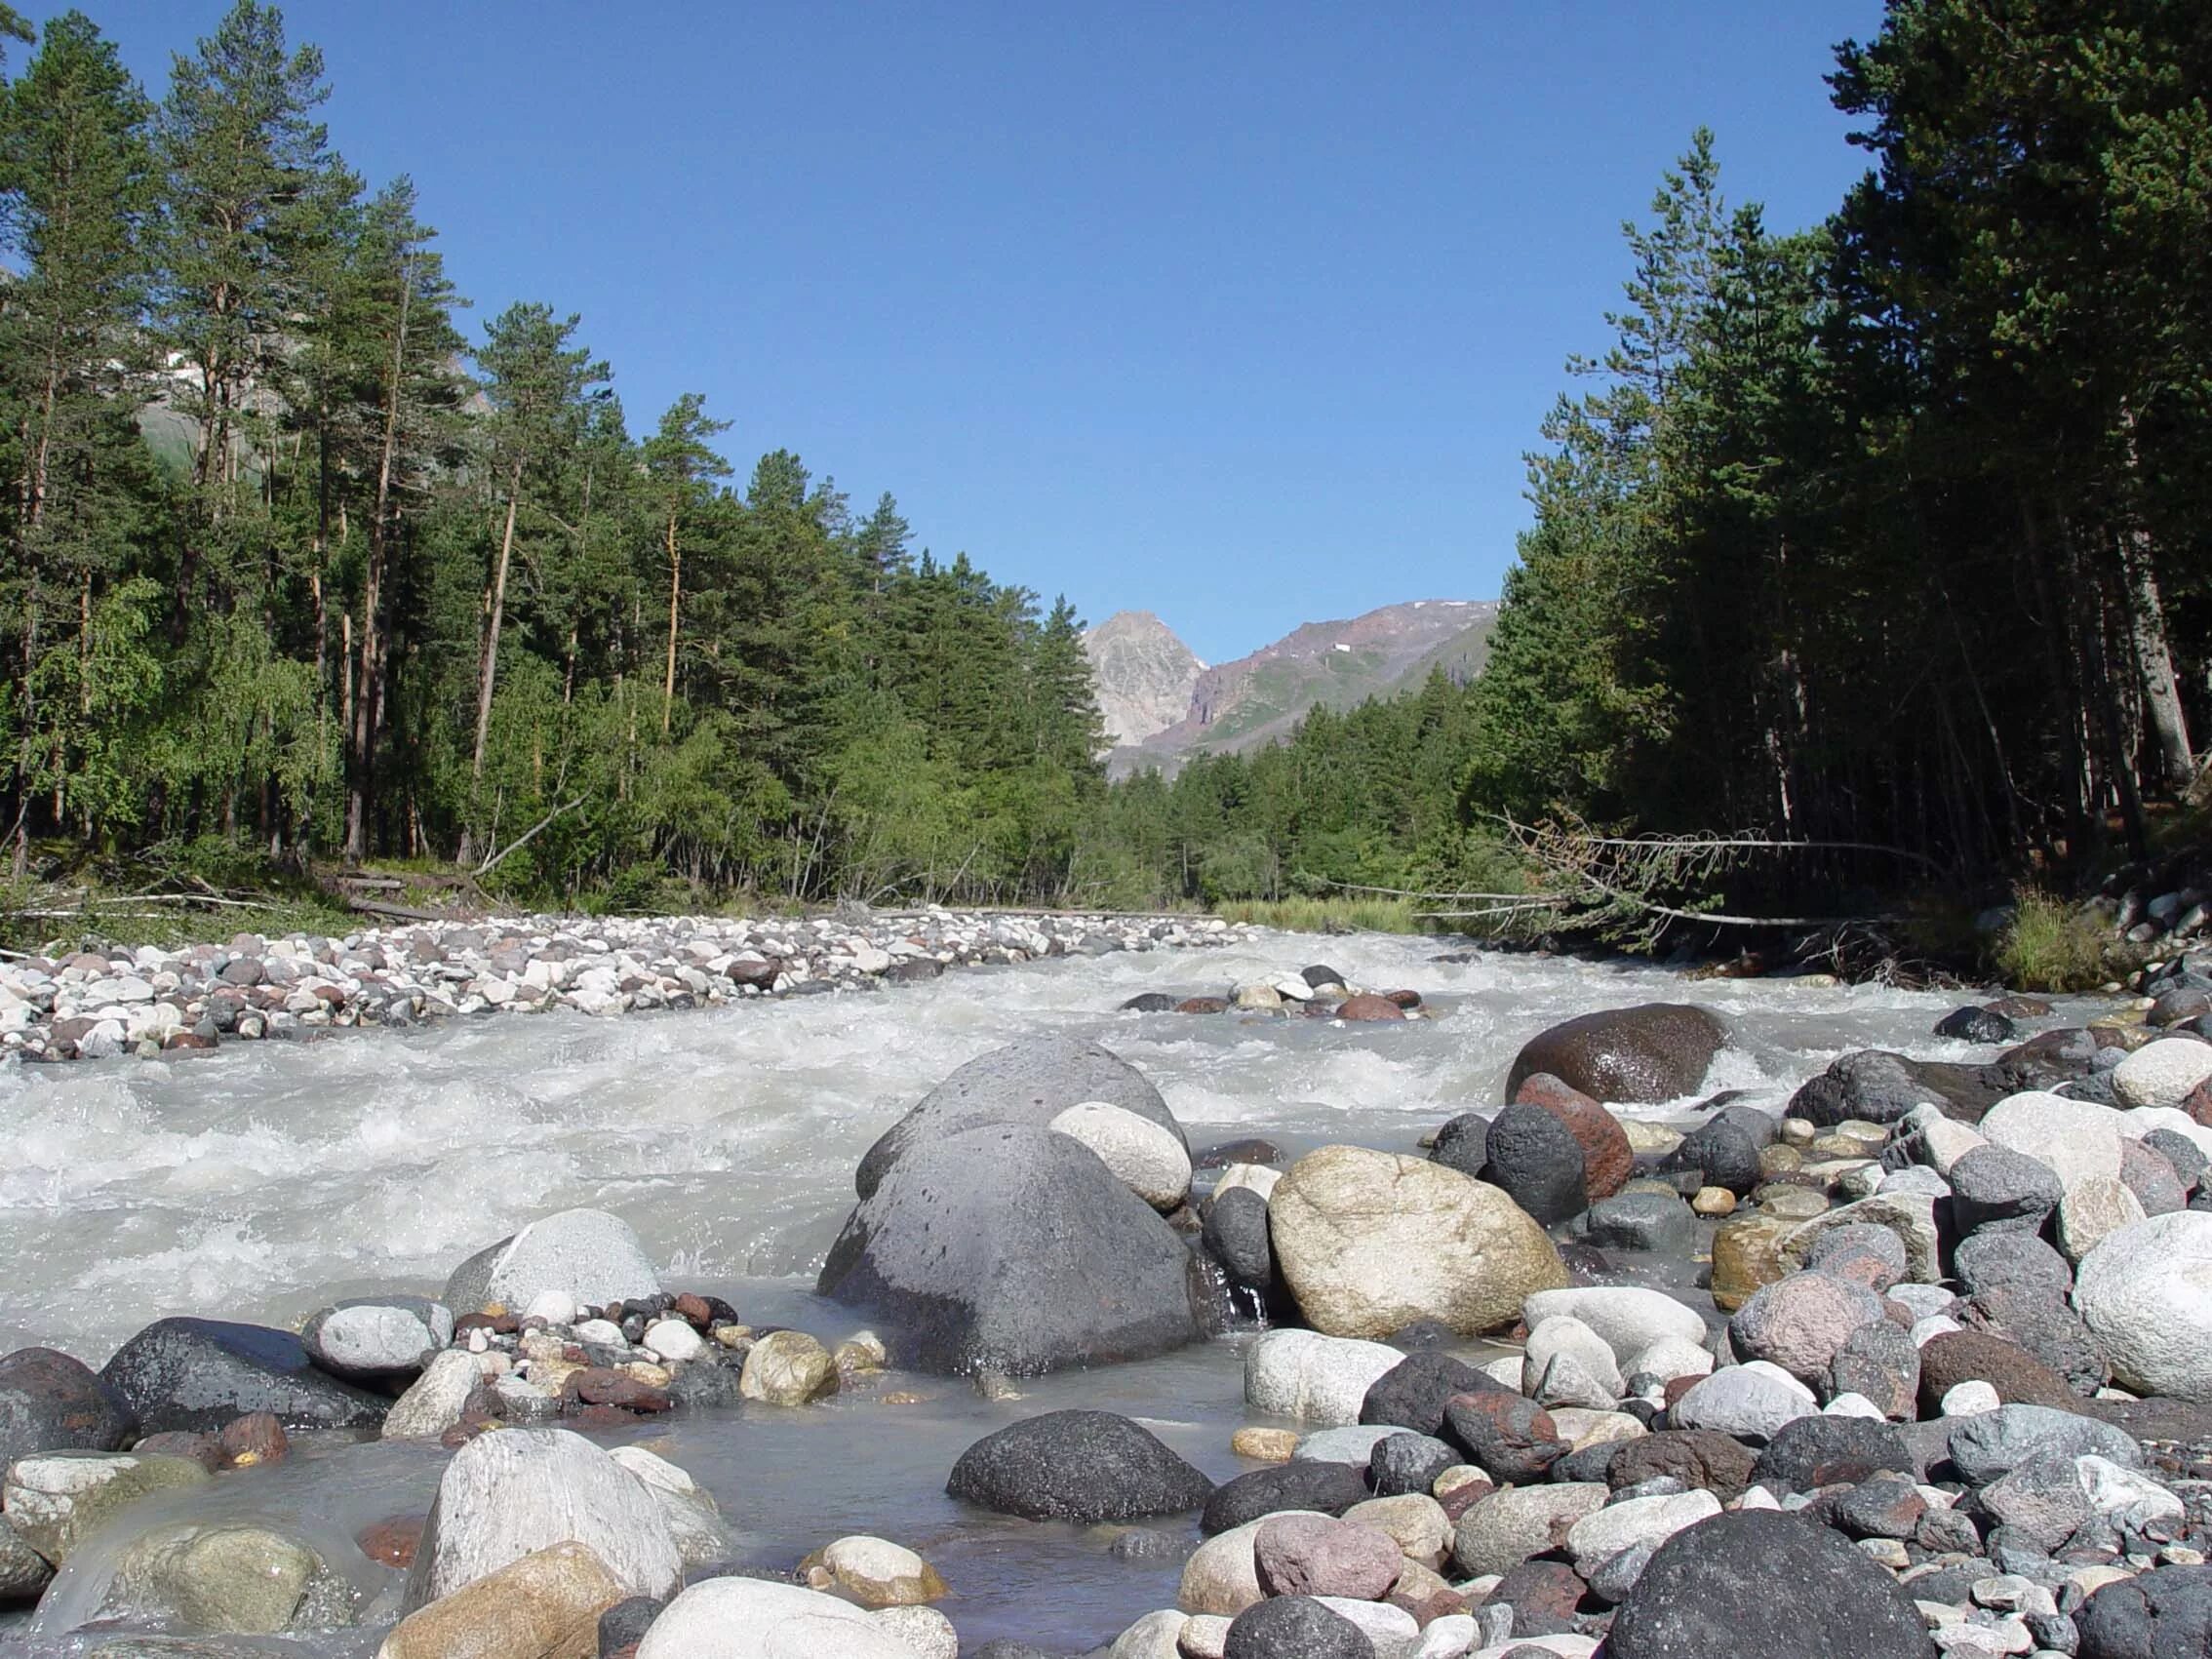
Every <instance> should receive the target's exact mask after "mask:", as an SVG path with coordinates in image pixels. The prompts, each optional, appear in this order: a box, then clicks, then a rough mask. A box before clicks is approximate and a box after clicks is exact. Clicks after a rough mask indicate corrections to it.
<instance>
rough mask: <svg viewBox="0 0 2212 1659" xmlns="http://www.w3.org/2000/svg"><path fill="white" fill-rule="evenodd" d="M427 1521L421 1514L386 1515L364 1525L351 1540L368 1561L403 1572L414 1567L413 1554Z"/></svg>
mask: <svg viewBox="0 0 2212 1659" xmlns="http://www.w3.org/2000/svg"><path fill="white" fill-rule="evenodd" d="M427 1521H429V1517H428V1516H422V1515H390V1516H386V1517H385V1518H384V1519H383V1520H382V1521H371V1522H370V1523H369V1524H368V1525H367V1526H364V1527H363V1528H362V1529H361V1530H360V1532H359V1533H357V1534H356V1535H355V1537H354V1540H353V1541H354V1542H355V1543H356V1544H358V1545H360V1546H361V1553H362V1554H363V1555H365V1556H367V1557H368V1558H369V1559H370V1560H373V1561H381V1562H383V1563H384V1565H386V1566H388V1567H398V1568H399V1569H400V1570H401V1571H403V1572H404V1571H405V1570H406V1569H407V1568H409V1567H411V1566H413V1565H414V1564H415V1550H416V1549H417V1548H418V1547H419V1546H420V1545H421V1543H422V1528H423V1526H424V1525H425V1524H426V1523H427Z"/></svg>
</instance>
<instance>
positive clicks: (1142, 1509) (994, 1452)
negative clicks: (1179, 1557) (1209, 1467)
mask: <svg viewBox="0 0 2212 1659" xmlns="http://www.w3.org/2000/svg"><path fill="white" fill-rule="evenodd" d="M945 1490H946V1491H947V1492H949V1493H951V1494H952V1495H953V1496H954V1497H956V1498H961V1499H965V1500H966V1501H967V1502H968V1503H972V1504H976V1505H979V1506H980V1507H982V1508H984V1509H989V1510H994V1511H996V1512H998V1513H999V1514H1002V1515H1018V1516H1022V1517H1024V1518H1026V1519H1028V1520H1031V1521H1077V1522H1080V1523H1082V1524H1085V1525H1091V1524H1095V1523H1097V1522H1099V1521H1135V1520H1138V1519H1141V1518H1142V1517H1145V1516H1153V1515H1181V1514H1184V1513H1186V1512H1188V1511H1190V1510H1195V1509H1198V1508H1200V1507H1201V1506H1203V1505H1204V1504H1205V1501H1206V1499H1207V1498H1209V1497H1211V1496H1212V1495H1213V1482H1212V1481H1209V1480H1207V1479H1206V1478H1205V1476H1204V1475H1203V1474H1201V1473H1200V1472H1199V1471H1198V1470H1197V1469H1195V1468H1193V1467H1192V1466H1191V1465H1190V1464H1189V1463H1187V1462H1186V1461H1184V1460H1183V1459H1182V1458H1181V1457H1179V1456H1177V1455H1176V1454H1175V1453H1174V1452H1172V1451H1170V1450H1169V1449H1168V1448H1167V1447H1166V1446H1165V1444H1164V1443H1162V1442H1161V1441H1160V1439H1159V1437H1158V1436H1156V1435H1154V1434H1153V1433H1152V1432H1151V1431H1150V1430H1148V1429H1145V1428H1143V1427H1141V1426H1140V1425H1138V1424H1136V1423H1132V1422H1130V1421H1129V1420H1128V1419H1127V1418H1126V1417H1121V1416H1116V1415H1115V1414H1114V1413H1113V1412H1110V1411H1051V1412H1047V1413H1046V1414H1045V1415H1043V1416H1039V1417H1030V1418H1025V1419H1024V1420H1023V1421H1021V1422H1019V1423H1013V1424H1010V1425H1008V1426H1007V1427H1006V1428H1004V1429H1000V1430H998V1431H997V1432H996V1433H994V1434H990V1435H986V1436H985V1437H984V1438H983V1439H981V1440H979V1441H977V1442H975V1443H974V1444H973V1445H971V1446H969V1447H968V1449H967V1450H966V1451H964V1452H962V1453H961V1454H960V1457H959V1459H958V1461H956V1462H955V1463H954V1464H953V1467H952V1474H951V1476H950V1477H949V1478H948V1479H947V1481H946V1482H945Z"/></svg>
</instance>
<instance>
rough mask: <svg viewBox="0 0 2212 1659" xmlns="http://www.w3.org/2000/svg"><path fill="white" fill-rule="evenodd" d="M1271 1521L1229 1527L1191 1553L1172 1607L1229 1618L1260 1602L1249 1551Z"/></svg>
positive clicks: (1263, 1593) (1255, 1565)
mask: <svg viewBox="0 0 2212 1659" xmlns="http://www.w3.org/2000/svg"><path fill="white" fill-rule="evenodd" d="M1318 1467H1319V1466H1318ZM1334 1467H1342V1466H1341V1465H1336V1466H1334ZM1281 1513H1282V1514H1285V1515H1294V1514H1299V1513H1301V1512H1299V1511H1295V1510H1286V1511H1283V1512H1281ZM1272 1519H1274V1517H1269V1516H1263V1517H1261V1518H1259V1519H1258V1520H1255V1521H1245V1522H1244V1523H1243V1524H1242V1525H1239V1526H1232V1527H1230V1528H1229V1529H1227V1530H1226V1531H1223V1532H1217V1533H1215V1534H1214V1535H1213V1536H1212V1537H1210V1538H1208V1539H1206V1541H1205V1543H1203V1544H1201V1545H1200V1546H1199V1547H1198V1548H1197V1549H1195V1550H1193V1551H1192V1552H1191V1554H1190V1559H1189V1560H1185V1561H1184V1562H1183V1577H1182V1582H1181V1584H1180V1585H1179V1586H1178V1587H1177V1589H1176V1593H1175V1605H1176V1606H1178V1607H1180V1608H1181V1609H1182V1610H1183V1611H1184V1612H1186V1613H1212V1614H1216V1615H1218V1616H1219V1617H1221V1618H1225V1619H1233V1618H1235V1617H1236V1616H1237V1615H1238V1614H1239V1613H1241V1612H1243V1611H1244V1609H1245V1608H1246V1607H1249V1606H1251V1605H1252V1604H1253V1603H1255V1602H1257V1601H1260V1600H1264V1599H1265V1598H1266V1595H1267V1592H1266V1591H1264V1590H1262V1589H1261V1588H1260V1582H1259V1566H1258V1563H1257V1562H1256V1561H1255V1560H1253V1556H1252V1549H1253V1543H1254V1540H1255V1539H1256V1538H1257V1537H1258V1535H1259V1529H1260V1528H1261V1527H1262V1526H1265V1525H1266V1524H1267V1523H1268V1521H1270V1520H1272Z"/></svg>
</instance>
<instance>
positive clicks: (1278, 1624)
mask: <svg viewBox="0 0 2212 1659" xmlns="http://www.w3.org/2000/svg"><path fill="white" fill-rule="evenodd" d="M1221 1656H1222V1659H1375V1644H1374V1643H1373V1642H1372V1641H1370V1640H1369V1639H1367V1634H1366V1632H1364V1631H1363V1630H1362V1629H1361V1628H1360V1627H1359V1626H1358V1625H1356V1624H1354V1623H1353V1622H1352V1621H1351V1620H1350V1619H1347V1618H1345V1617H1343V1616H1342V1615H1341V1614H1339V1613H1335V1612H1332V1611H1330V1610H1329V1609H1328V1608H1327V1607H1326V1606H1324V1605H1323V1604H1322V1603H1321V1602H1320V1601H1318V1600H1314V1599H1313V1598H1312V1597H1310V1596H1277V1597H1272V1598H1270V1599H1269V1600H1265V1601H1262V1602H1260V1603H1259V1604H1258V1605H1256V1606H1252V1607H1247V1608H1246V1609H1245V1610H1244V1612H1242V1613H1239V1614H1238V1615H1237V1617H1236V1618H1235V1619H1233V1620H1232V1621H1231V1622H1230V1625H1229V1634H1228V1636H1227V1637H1226V1638H1224V1639H1223V1641H1222V1645H1221Z"/></svg>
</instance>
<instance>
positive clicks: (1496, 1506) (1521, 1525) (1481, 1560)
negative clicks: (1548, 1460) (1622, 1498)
mask: <svg viewBox="0 0 2212 1659" xmlns="http://www.w3.org/2000/svg"><path fill="white" fill-rule="evenodd" d="M1610 1495H1611V1493H1610V1491H1609V1489H1608V1488H1607V1487H1606V1486H1605V1485H1604V1484H1603V1483H1602V1482H1600V1481H1556V1482H1553V1483H1551V1484H1547V1485H1537V1486H1511V1487H1507V1488H1504V1489H1502V1490H1499V1491H1496V1492H1492V1493H1491V1494H1490V1495H1489V1496H1488V1497H1486V1498H1483V1499H1481V1501H1479V1502H1478V1503H1477V1504H1476V1505H1475V1506H1474V1507H1473V1508H1472V1509H1470V1510H1468V1511H1467V1513H1466V1514H1465V1515H1462V1516H1461V1517H1460V1518H1459V1528H1458V1532H1457V1533H1456V1535H1455V1536H1454V1538H1453V1541H1452V1547H1451V1554H1452V1560H1453V1561H1454V1562H1456V1563H1457V1565H1458V1567H1459V1570H1460V1571H1461V1572H1463V1573H1465V1574H1467V1575H1468V1576H1469V1577H1470V1578H1480V1577H1481V1576H1482V1575H1483V1574H1485V1573H1493V1572H1498V1573H1502V1572H1507V1571H1510V1570H1511V1569H1512V1568H1514V1567H1517V1566H1519V1565H1520V1564H1521V1562H1522V1561H1524V1560H1527V1559H1528V1558H1529V1557H1530V1556H1540V1555H1543V1554H1544V1553H1545V1552H1547V1551H1549V1550H1555V1549H1559V1548H1560V1547H1562V1546H1563V1545H1564V1544H1565V1542H1566V1538H1567V1533H1568V1532H1569V1531H1570V1530H1571V1529H1572V1528H1573V1526H1574V1524H1575V1522H1577V1521H1581V1520H1582V1519H1583V1518H1584V1517H1585V1516H1591V1515H1596V1514H1597V1513H1598V1512H1599V1511H1600V1509H1602V1508H1604V1506H1605V1500H1606V1499H1607V1498H1608V1497H1609V1496H1610Z"/></svg>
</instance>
